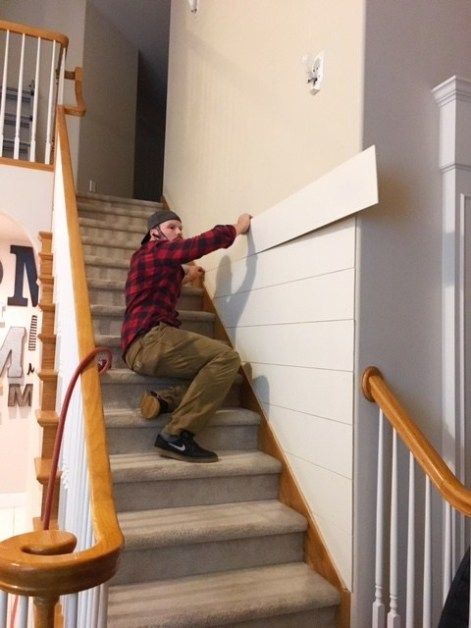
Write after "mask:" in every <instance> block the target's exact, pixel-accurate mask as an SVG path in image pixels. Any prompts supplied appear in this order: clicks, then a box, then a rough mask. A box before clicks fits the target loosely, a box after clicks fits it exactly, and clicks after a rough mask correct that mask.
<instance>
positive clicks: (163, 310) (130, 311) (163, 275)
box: [121, 225, 236, 356]
mask: <svg viewBox="0 0 471 628" xmlns="http://www.w3.org/2000/svg"><path fill="white" fill-rule="evenodd" d="M235 237H236V230H235V228H234V226H233V225H217V226H216V227H214V229H211V230H210V231H206V232H205V233H202V234H201V235H199V236H196V237H194V238H186V239H184V240H175V241H173V242H168V241H166V240H164V241H160V240H155V241H153V242H150V241H149V242H147V243H146V244H144V245H143V246H141V247H140V248H139V249H138V250H137V251H136V252H135V253H134V254H133V256H132V257H131V265H130V268H129V273H128V278H127V280H126V287H125V296H126V312H125V314H124V321H123V326H122V329H121V349H122V352H123V356H124V355H125V353H126V351H127V349H128V347H129V346H130V345H131V343H132V342H133V341H134V340H135V339H136V338H137V337H138V336H140V335H142V334H145V333H146V332H148V331H149V330H150V329H152V327H155V325H157V324H158V323H160V322H162V323H167V325H172V326H173V327H179V326H180V324H181V323H180V320H179V318H178V313H177V311H176V309H175V306H176V303H177V300H178V298H179V296H180V292H181V285H182V279H183V276H184V271H183V268H182V267H181V265H182V264H186V263H188V262H191V261H193V260H195V259H198V258H200V257H202V256H203V255H206V254H207V253H211V252H212V251H216V250H217V249H221V248H224V249H227V247H229V246H230V245H231V244H232V243H233V242H234V239H235Z"/></svg>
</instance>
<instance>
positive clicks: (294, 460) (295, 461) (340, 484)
mask: <svg viewBox="0 0 471 628" xmlns="http://www.w3.org/2000/svg"><path fill="white" fill-rule="evenodd" d="M287 457H288V460H289V463H290V465H291V466H292V468H293V469H294V472H295V473H296V477H297V479H298V481H299V482H300V484H301V487H302V489H303V491H304V494H305V495H306V496H307V498H308V500H309V505H310V507H311V509H312V512H313V513H314V515H315V516H316V517H317V516H319V517H322V519H324V520H325V521H326V522H327V523H328V524H329V526H333V527H335V528H339V529H340V530H343V532H346V533H349V534H350V533H351V531H352V482H351V480H350V479H349V478H345V477H343V476H341V475H338V474H337V473H333V472H332V471H328V470H327V469H323V468H321V467H317V466H316V465H314V464H312V463H311V462H307V461H306V460H304V459H302V458H298V457H297V456H294V455H293V454H289V453H288V454H287Z"/></svg>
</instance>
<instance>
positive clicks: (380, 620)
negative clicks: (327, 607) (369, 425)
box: [372, 410, 386, 628]
mask: <svg viewBox="0 0 471 628" xmlns="http://www.w3.org/2000/svg"><path fill="white" fill-rule="evenodd" d="M383 432H384V417H383V411H382V410H380V411H379V426H378V470H377V484H376V543H375V545H376V548H375V549H376V556H375V599H374V602H373V618H372V619H373V621H372V626H373V628H383V627H384V622H385V618H386V615H385V608H384V602H383V523H384V487H383V473H384V470H383V453H384V437H383Z"/></svg>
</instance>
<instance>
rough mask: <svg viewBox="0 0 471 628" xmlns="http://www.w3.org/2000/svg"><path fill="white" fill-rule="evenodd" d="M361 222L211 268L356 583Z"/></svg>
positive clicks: (210, 279)
mask: <svg viewBox="0 0 471 628" xmlns="http://www.w3.org/2000/svg"><path fill="white" fill-rule="evenodd" d="M355 220H356V219H355V217H349V218H346V219H344V220H342V221H339V222H336V223H334V224H331V225H330V226H327V227H324V228H322V229H319V230H317V231H314V232H311V233H309V234H307V235H304V236H302V237H299V238H297V239H295V240H292V241H290V242H287V243H285V244H281V245H279V246H277V247H275V248H272V249H269V250H265V251H262V252H261V253H252V254H250V247H249V250H248V252H247V253H246V255H245V256H243V257H242V258H241V259H237V257H238V253H237V247H234V251H233V250H232V249H229V250H228V251H224V253H223V255H222V256H221V255H218V256H217V258H216V257H213V258H210V259H209V260H208V261H210V263H209V268H208V265H207V266H206V267H207V271H206V285H207V287H208V290H209V292H210V293H211V294H212V295H213V297H214V303H215V305H216V308H217V309H218V311H219V313H220V316H221V318H222V320H223V322H224V323H225V325H226V327H227V329H228V332H229V334H230V335H231V337H232V339H233V341H234V344H235V346H236V347H237V349H238V351H239V353H240V354H241V358H242V360H243V362H247V363H249V364H250V368H251V370H252V379H253V386H254V389H255V391H256V393H257V395H258V397H259V399H260V401H261V402H262V404H263V406H264V408H265V410H266V413H267V416H268V417H269V420H270V422H271V424H272V426H273V428H274V430H275V432H276V434H277V436H278V438H279V440H280V442H281V445H282V447H283V449H284V451H285V453H286V455H287V457H288V459H289V461H290V463H291V465H292V468H293V470H294V472H295V474H296V476H297V479H298V481H299V483H300V485H301V488H302V490H303V491H304V494H305V496H306V498H307V500H308V502H309V505H310V508H311V509H312V512H313V513H314V516H315V518H316V520H317V522H318V524H319V526H320V529H321V531H322V533H323V535H324V537H325V540H326V543H327V546H328V548H329V550H330V551H331V553H332V555H333V557H334V560H335V562H336V564H337V566H338V568H339V570H340V572H341V573H342V575H343V578H344V580H345V583H346V585H347V586H351V554H352V550H351V546H352V448H353V443H352V440H353V437H352V422H353V420H352V419H353V417H352V412H353V364H354V362H353V357H354V311H355V308H354V294H355V290H354V288H355ZM239 254H240V253H239ZM216 260H217V262H216ZM211 263H212V264H214V267H213V268H211Z"/></svg>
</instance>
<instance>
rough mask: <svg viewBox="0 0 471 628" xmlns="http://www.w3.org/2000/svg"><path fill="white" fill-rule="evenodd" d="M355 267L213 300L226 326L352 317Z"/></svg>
mask: <svg viewBox="0 0 471 628" xmlns="http://www.w3.org/2000/svg"><path fill="white" fill-rule="evenodd" d="M354 289H355V271H354V270H353V269H350V270H344V271H340V272H337V273H331V274H329V275H322V276H320V277H310V278H308V279H301V280H299V281H294V282H291V283H287V284H282V285H281V286H280V285H278V286H271V287H269V288H261V289H259V290H252V291H251V292H240V293H235V294H233V295H230V296H226V297H219V298H216V299H215V300H214V304H215V306H216V308H217V309H218V311H219V313H220V315H221V317H222V319H223V321H224V323H225V325H226V326H227V327H236V326H239V327H240V326H244V327H245V326H252V325H272V324H277V323H298V322H314V321H332V320H346V319H353V299H354Z"/></svg>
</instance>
